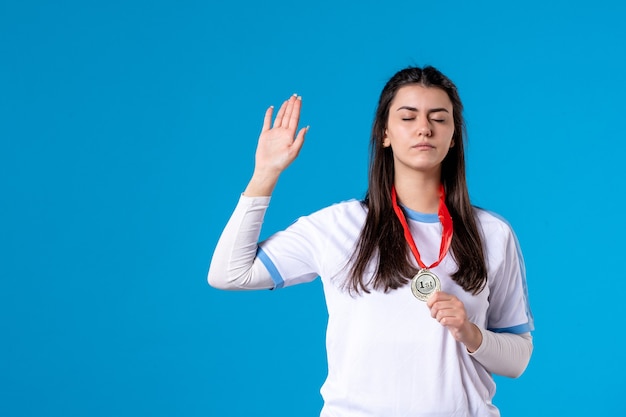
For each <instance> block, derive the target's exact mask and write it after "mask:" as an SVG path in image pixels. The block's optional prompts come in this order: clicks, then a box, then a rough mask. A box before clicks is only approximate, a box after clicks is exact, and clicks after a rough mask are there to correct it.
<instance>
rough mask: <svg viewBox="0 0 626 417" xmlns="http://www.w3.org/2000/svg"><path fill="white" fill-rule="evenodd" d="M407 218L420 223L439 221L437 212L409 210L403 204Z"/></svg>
mask: <svg viewBox="0 0 626 417" xmlns="http://www.w3.org/2000/svg"><path fill="white" fill-rule="evenodd" d="M402 208H403V209H404V213H405V215H406V217H407V218H409V219H411V220H415V221H418V222H421V223H439V215H438V214H437V213H420V212H419V211H415V210H411V209H410V208H407V207H405V206H402Z"/></svg>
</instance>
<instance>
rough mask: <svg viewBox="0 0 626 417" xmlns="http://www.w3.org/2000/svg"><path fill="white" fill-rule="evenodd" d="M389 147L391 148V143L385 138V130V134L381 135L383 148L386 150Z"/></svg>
mask: <svg viewBox="0 0 626 417" xmlns="http://www.w3.org/2000/svg"><path fill="white" fill-rule="evenodd" d="M389 146H391V141H390V140H389V137H388V136H387V129H385V133H384V135H383V148H388V147H389Z"/></svg>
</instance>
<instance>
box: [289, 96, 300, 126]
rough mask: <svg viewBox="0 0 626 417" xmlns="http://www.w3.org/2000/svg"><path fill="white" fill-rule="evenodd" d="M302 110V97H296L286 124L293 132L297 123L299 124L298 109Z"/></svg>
mask: <svg viewBox="0 0 626 417" xmlns="http://www.w3.org/2000/svg"><path fill="white" fill-rule="evenodd" d="M301 108H302V97H301V96H297V97H296V100H295V101H294V103H293V109H292V111H291V114H290V115H289V120H288V123H289V125H288V126H287V127H289V129H293V130H294V131H295V130H296V129H297V128H298V123H299V122H300V109H301Z"/></svg>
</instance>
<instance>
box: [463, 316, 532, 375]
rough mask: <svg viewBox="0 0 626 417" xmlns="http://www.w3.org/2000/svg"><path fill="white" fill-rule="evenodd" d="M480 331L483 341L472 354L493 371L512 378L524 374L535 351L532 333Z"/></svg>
mask: <svg viewBox="0 0 626 417" xmlns="http://www.w3.org/2000/svg"><path fill="white" fill-rule="evenodd" d="M479 329H480V328H479ZM480 331H481V333H482V343H481V344H480V347H479V348H478V349H477V350H476V351H475V352H473V353H470V355H471V356H472V357H473V358H474V359H475V360H477V361H478V362H480V364H481V365H483V366H484V367H485V368H486V369H487V370H488V371H489V372H491V373H494V374H497V375H502V376H507V377H510V378H517V377H519V376H520V375H522V373H523V372H524V370H526V367H527V366H528V362H529V361H530V356H531V354H532V351H533V342H532V336H531V334H530V333H524V334H513V333H494V332H492V331H489V330H485V329H480Z"/></svg>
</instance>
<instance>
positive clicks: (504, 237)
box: [208, 196, 533, 417]
mask: <svg viewBox="0 0 626 417" xmlns="http://www.w3.org/2000/svg"><path fill="white" fill-rule="evenodd" d="M269 201H270V198H269V197H245V196H242V197H241V198H240V200H239V203H238V205H237V207H236V208H235V211H234V212H233V214H232V216H231V218H230V220H229V222H228V224H227V226H226V227H225V229H224V231H223V233H222V236H221V237H220V240H219V242H218V244H217V246H216V249H215V252H214V255H213V258H212V261H211V266H210V269H209V276H208V279H209V283H210V284H211V285H212V286H214V287H216V288H222V289H228V290H250V289H270V288H281V287H283V286H289V285H295V284H298V283H301V282H308V281H311V280H313V279H316V278H317V277H318V276H319V277H321V279H322V282H323V284H324V292H325V297H326V302H327V306H328V312H329V321H328V330H327V344H326V345H327V355H328V365H329V366H328V369H329V374H328V378H327V380H326V382H325V383H324V386H323V387H322V395H323V397H324V401H325V405H324V409H323V410H322V416H355V417H364V416H380V415H385V416H403V415H411V416H413V415H415V416H435V415H437V416H444V415H445V416H474V415H475V416H485V415H488V416H497V415H499V412H498V410H497V408H496V407H495V406H494V405H493V404H492V403H491V400H492V398H493V395H494V393H495V386H494V383H493V379H492V378H491V373H495V374H500V375H505V376H509V377H517V376H519V375H521V374H522V372H523V371H524V370H525V368H526V366H527V364H528V362H529V359H530V355H531V353H532V338H531V335H530V331H531V330H532V329H533V323H532V316H531V315H530V310H529V308H528V300H527V296H526V287H525V277H524V271H523V261H522V258H521V255H520V254H519V247H518V245H517V240H516V239H515V236H514V234H513V232H512V230H511V229H510V227H509V226H508V224H506V223H505V222H504V221H502V220H501V219H499V218H497V217H496V216H494V215H492V214H490V213H488V212H486V211H483V210H476V215H477V220H478V222H479V225H480V228H481V230H482V232H483V235H484V236H488V239H485V246H486V252H487V266H488V271H489V275H488V281H487V282H488V284H487V287H486V288H485V289H484V290H483V291H482V292H481V293H480V294H478V295H476V296H472V295H471V294H469V293H467V292H465V291H464V290H463V289H462V288H461V287H459V286H458V285H457V284H456V283H455V282H454V281H452V279H451V278H450V275H451V273H452V272H454V271H455V270H456V264H455V263H454V261H453V259H452V257H451V256H447V257H446V258H444V260H443V261H442V263H441V264H440V265H439V266H438V267H436V268H434V269H433V272H435V273H436V274H437V275H438V276H439V278H440V280H441V283H442V290H443V291H446V292H449V293H451V294H454V295H456V296H457V297H459V298H460V299H461V300H462V301H463V302H464V304H465V307H466V310H467V312H468V316H469V317H470V319H471V321H472V322H473V323H475V324H476V325H477V326H478V327H479V329H480V330H481V332H482V335H483V341H482V344H481V346H480V347H479V348H478V350H476V351H475V352H473V353H471V354H470V353H469V352H467V350H466V349H465V348H464V347H463V346H462V345H461V344H460V343H458V342H456V341H455V340H454V339H453V338H452V337H451V336H450V335H449V333H448V332H447V330H446V329H445V328H444V327H443V326H441V325H440V324H439V323H438V322H436V321H435V320H434V319H432V317H430V314H429V311H428V309H427V307H426V306H425V304H424V303H423V302H420V301H418V300H416V299H415V298H413V296H412V294H411V291H410V289H409V288H408V286H407V287H405V288H400V289H398V290H395V291H391V292H388V293H384V292H380V291H375V290H373V291H372V292H371V293H370V294H362V295H359V296H353V295H350V294H348V293H347V292H346V290H344V289H342V288H343V287H342V285H341V284H342V283H343V282H344V280H345V278H346V272H347V271H348V270H349V269H348V268H345V266H346V262H347V260H348V259H349V257H350V255H351V251H352V250H353V248H354V243H355V241H356V239H357V237H358V235H359V233H360V230H361V228H362V225H363V222H364V220H365V213H366V212H365V210H366V209H365V208H364V206H363V205H362V204H361V203H360V202H358V201H354V200H353V201H348V202H343V203H339V204H336V205H333V206H330V207H327V208H325V209H322V210H320V211H318V212H316V213H313V214H312V215H310V216H306V217H303V218H300V219H299V220H298V221H297V222H295V223H294V224H292V225H291V226H290V227H289V228H287V229H286V230H285V231H281V232H278V233H276V234H275V235H273V236H271V237H270V238H269V239H267V240H266V241H264V242H261V243H260V244H259V242H258V240H259V236H260V232H261V226H262V223H263V218H264V215H265V212H266V210H267V207H268V205H269ZM407 218H408V220H409V224H410V227H411V231H412V234H413V236H414V239H415V241H416V244H417V245H418V248H419V250H420V253H421V254H422V258H423V259H424V260H425V261H426V263H428V262H427V260H428V259H429V258H434V259H436V257H437V256H438V250H439V242H440V239H441V226H440V224H439V221H438V218H437V217H436V215H426V214H420V213H416V212H411V211H410V210H407ZM434 259H433V260H434Z"/></svg>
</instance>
